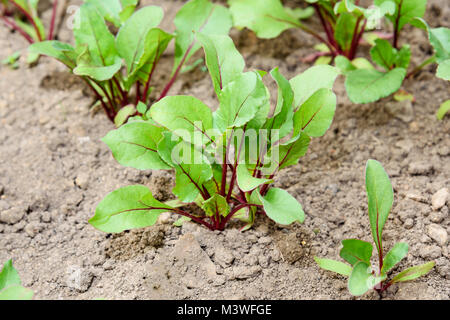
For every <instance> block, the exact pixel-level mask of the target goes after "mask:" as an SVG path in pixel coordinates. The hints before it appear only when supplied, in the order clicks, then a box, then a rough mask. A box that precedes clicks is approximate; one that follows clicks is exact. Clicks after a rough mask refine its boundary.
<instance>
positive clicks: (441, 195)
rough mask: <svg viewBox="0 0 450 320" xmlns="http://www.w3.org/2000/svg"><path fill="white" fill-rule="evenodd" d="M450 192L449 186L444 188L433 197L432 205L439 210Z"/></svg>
mask: <svg viewBox="0 0 450 320" xmlns="http://www.w3.org/2000/svg"><path fill="white" fill-rule="evenodd" d="M448 195H449V192H448V189H447V188H442V189H440V190H439V191H438V192H436V193H435V194H433V197H431V206H432V207H433V210H439V209H440V208H442V207H443V206H445V203H446V202H447V198H448Z"/></svg>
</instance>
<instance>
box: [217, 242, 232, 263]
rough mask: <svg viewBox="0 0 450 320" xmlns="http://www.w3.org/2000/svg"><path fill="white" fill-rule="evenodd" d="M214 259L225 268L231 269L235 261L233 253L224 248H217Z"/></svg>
mask: <svg viewBox="0 0 450 320" xmlns="http://www.w3.org/2000/svg"><path fill="white" fill-rule="evenodd" d="M214 257H215V261H216V262H217V263H218V264H219V265H220V266H221V267H223V268H226V267H229V266H230V265H231V264H232V263H233V261H234V256H233V254H232V253H231V251H230V250H228V249H226V248H224V247H222V246H219V247H217V248H216V250H215V252H214Z"/></svg>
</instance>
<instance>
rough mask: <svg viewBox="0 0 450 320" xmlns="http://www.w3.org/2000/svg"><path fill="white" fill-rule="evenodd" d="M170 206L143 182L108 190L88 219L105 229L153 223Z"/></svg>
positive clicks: (126, 228) (111, 230)
mask: <svg viewBox="0 0 450 320" xmlns="http://www.w3.org/2000/svg"><path fill="white" fill-rule="evenodd" d="M170 209H172V207H170V206H168V205H166V204H164V203H162V202H159V201H158V200H156V199H155V198H154V197H153V195H152V193H151V192H150V190H149V189H148V188H147V187H145V186H140V185H136V186H127V187H123V188H120V189H117V190H115V191H113V192H111V193H110V194H108V195H107V196H106V197H105V198H104V199H103V200H102V201H101V202H100V203H99V204H98V206H97V208H96V210H95V215H94V217H92V218H91V219H90V220H89V223H90V224H91V225H92V226H94V227H95V228H97V229H99V230H101V231H103V232H108V233H119V232H122V231H124V230H130V229H136V228H145V227H148V226H151V225H154V224H155V223H156V221H157V220H158V216H159V215H160V214H161V213H163V212H167V211H169V210H170Z"/></svg>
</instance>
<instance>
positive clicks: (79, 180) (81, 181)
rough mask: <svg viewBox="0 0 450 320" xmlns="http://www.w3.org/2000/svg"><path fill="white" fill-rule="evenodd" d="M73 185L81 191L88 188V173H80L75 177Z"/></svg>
mask: <svg viewBox="0 0 450 320" xmlns="http://www.w3.org/2000/svg"><path fill="white" fill-rule="evenodd" d="M75 184H76V185H77V186H78V187H79V188H80V189H83V190H86V189H87V187H88V186H89V173H88V172H81V173H79V174H78V175H77V177H76V178H75Z"/></svg>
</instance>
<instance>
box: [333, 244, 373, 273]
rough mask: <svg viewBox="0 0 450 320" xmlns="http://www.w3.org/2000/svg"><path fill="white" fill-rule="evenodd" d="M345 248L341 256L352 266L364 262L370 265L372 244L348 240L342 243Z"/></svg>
mask: <svg viewBox="0 0 450 320" xmlns="http://www.w3.org/2000/svg"><path fill="white" fill-rule="evenodd" d="M342 245H343V248H342V249H341V252H340V253H339V255H340V256H341V258H342V259H344V260H345V261H347V262H348V263H350V264H351V265H352V266H353V265H355V264H356V263H358V262H360V261H362V262H365V263H367V264H370V258H371V257H372V250H373V247H372V244H370V243H369V242H366V241H362V240H356V239H348V240H343V241H342Z"/></svg>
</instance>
